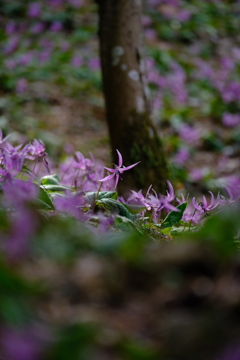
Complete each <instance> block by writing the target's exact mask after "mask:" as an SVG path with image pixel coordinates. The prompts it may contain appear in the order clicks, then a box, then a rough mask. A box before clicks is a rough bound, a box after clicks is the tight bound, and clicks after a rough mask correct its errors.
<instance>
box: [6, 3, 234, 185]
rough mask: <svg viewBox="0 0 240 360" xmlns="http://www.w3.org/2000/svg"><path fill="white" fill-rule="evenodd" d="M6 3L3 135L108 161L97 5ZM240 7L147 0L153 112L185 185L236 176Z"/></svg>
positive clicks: (174, 170)
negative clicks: (39, 141)
mask: <svg viewBox="0 0 240 360" xmlns="http://www.w3.org/2000/svg"><path fill="white" fill-rule="evenodd" d="M0 9H1V10H0V20H1V24H2V26H1V30H0V40H1V45H0V46H1V52H0V95H1V97H0V114H1V115H0V127H1V128H2V129H3V131H4V133H9V132H15V135H14V136H15V137H19V136H20V135H17V133H18V134H21V136H22V139H23V140H24V139H29V138H30V139H32V138H33V137H37V138H41V139H42V140H43V141H44V142H45V143H46V144H47V150H48V152H49V153H50V155H51V156H52V157H53V158H55V159H57V158H58V157H61V156H64V154H66V153H72V152H73V151H74V150H79V151H81V152H83V154H84V155H88V153H89V151H90V152H92V153H93V155H97V157H98V158H100V159H101V160H104V161H105V162H109V161H110V156H109V138H108V132H107V127H106V122H105V114H104V101H103V96H102V90H101V73H100V61H99V56H98V37H97V31H98V16H97V6H96V4H95V2H94V1H91V0H48V1H24V2H23V1H22V2H21V1H15V0H8V1H7V0H1V2H0ZM239 13H240V2H239V1H237V0H235V1H230V0H228V1H227V0H225V1H224V0H222V1H215V0H209V1H205V2H202V1H198V0H191V1H184V0H181V1H180V0H170V1H165V0H149V1H143V12H142V25H143V35H144V54H145V63H146V68H147V78H148V84H149V89H150V99H151V100H150V102H151V111H152V115H153V118H154V122H155V125H156V126H157V128H158V130H159V134H160V135H161V136H162V138H163V140H164V146H165V149H166V152H167V155H168V158H169V161H170V166H171V168H172V176H173V178H175V180H177V181H179V182H180V183H184V186H185V187H189V188H191V186H193V187H194V186H195V187H196V186H198V185H199V184H201V186H203V187H205V188H208V189H211V188H212V187H215V186H216V185H218V184H219V183H220V184H221V183H222V182H224V179H226V178H229V177H232V176H236V175H237V174H238V173H239V160H238V158H239V143H240V126H239V125H240V102H239V96H240V80H239V72H240V66H239V64H240V46H239V42H240V39H239V27H240V25H239ZM12 139H14V138H13V137H12ZM179 186H180V185H179Z"/></svg>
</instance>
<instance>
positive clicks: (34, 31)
mask: <svg viewBox="0 0 240 360" xmlns="http://www.w3.org/2000/svg"><path fill="white" fill-rule="evenodd" d="M44 29H45V24H44V23H43V22H38V23H36V24H34V25H33V26H31V28H30V32H31V33H32V34H40V33H41V32H42V31H44Z"/></svg>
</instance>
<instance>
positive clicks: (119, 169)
mask: <svg viewBox="0 0 240 360" xmlns="http://www.w3.org/2000/svg"><path fill="white" fill-rule="evenodd" d="M116 151H117V154H118V165H115V164H114V167H115V168H114V169H110V168H107V167H105V166H104V169H106V170H107V171H109V172H110V173H111V174H110V175H107V176H105V177H104V178H103V179H100V180H99V181H108V180H110V179H113V178H114V177H115V186H114V189H116V187H117V184H118V181H119V178H120V179H122V178H121V174H123V173H124V171H127V170H130V169H132V168H133V167H134V166H136V165H137V164H139V163H140V161H138V162H137V163H135V164H132V165H129V166H124V165H123V158H122V155H121V153H120V151H118V150H116Z"/></svg>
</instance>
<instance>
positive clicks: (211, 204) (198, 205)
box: [192, 191, 220, 213]
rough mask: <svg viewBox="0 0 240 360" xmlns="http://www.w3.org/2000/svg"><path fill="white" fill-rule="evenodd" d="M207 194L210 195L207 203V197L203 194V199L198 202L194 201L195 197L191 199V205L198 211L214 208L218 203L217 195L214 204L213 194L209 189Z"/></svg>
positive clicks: (205, 211) (204, 211)
mask: <svg viewBox="0 0 240 360" xmlns="http://www.w3.org/2000/svg"><path fill="white" fill-rule="evenodd" d="M209 194H210V195H211V199H210V202H209V204H208V203H207V199H206V197H205V196H203V201H202V202H200V203H197V202H196V199H195V197H194V198H193V199H192V204H193V207H194V208H195V209H196V210H198V211H199V212H200V213H207V212H208V211H212V210H214V209H215V208H216V207H217V206H218V205H219V203H220V199H219V195H218V197H217V202H216V204H214V202H215V199H214V195H213V193H212V192H211V191H209Z"/></svg>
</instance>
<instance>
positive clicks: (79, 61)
mask: <svg viewBox="0 0 240 360" xmlns="http://www.w3.org/2000/svg"><path fill="white" fill-rule="evenodd" d="M71 65H72V66H74V67H81V66H82V65H83V58H82V57H81V55H78V54H75V55H73V57H72V60H71Z"/></svg>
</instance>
